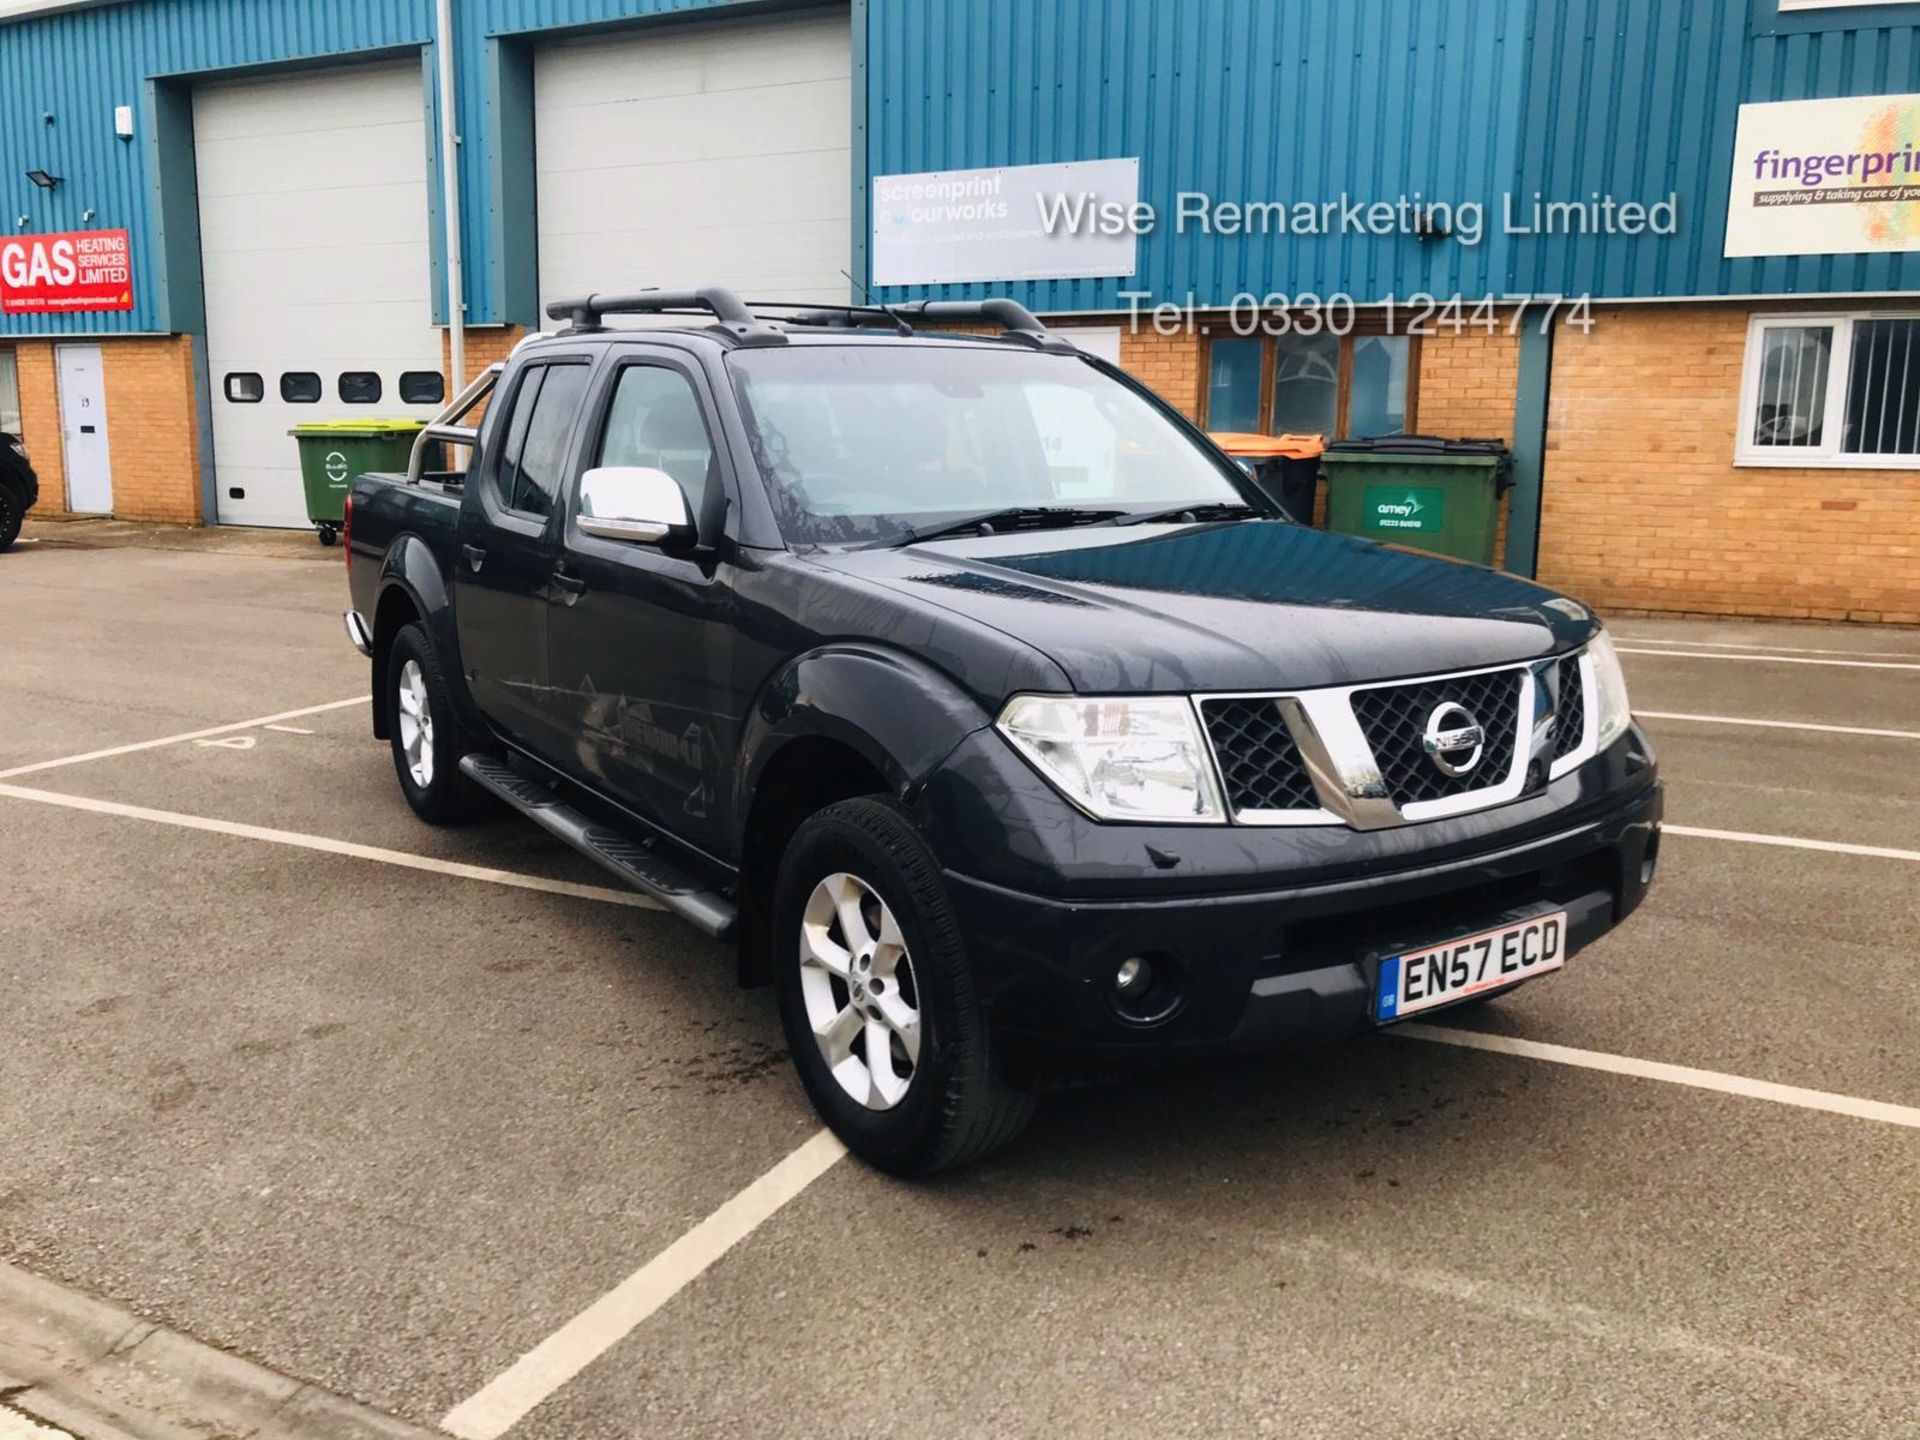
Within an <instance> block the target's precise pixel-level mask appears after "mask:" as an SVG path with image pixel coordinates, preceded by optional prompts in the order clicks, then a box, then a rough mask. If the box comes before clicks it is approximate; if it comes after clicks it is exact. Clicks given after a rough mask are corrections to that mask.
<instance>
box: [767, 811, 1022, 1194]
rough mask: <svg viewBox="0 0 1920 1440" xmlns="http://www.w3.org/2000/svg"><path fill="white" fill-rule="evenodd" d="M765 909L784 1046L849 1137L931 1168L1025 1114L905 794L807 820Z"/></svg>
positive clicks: (972, 1149)
mask: <svg viewBox="0 0 1920 1440" xmlns="http://www.w3.org/2000/svg"><path fill="white" fill-rule="evenodd" d="M773 915H774V923H773V937H774V938H773V945H774V954H773V974H774V988H775V991H776V993H777V994H778V997H779V1002H780V1019H781V1023H782V1025H783V1026H784V1027H785V1030H786V1035H787V1047H788V1049H789V1050H790V1051H791V1052H792V1054H793V1060H794V1065H795V1067H796V1068H797V1069H798V1070H799V1072H800V1079H801V1081H802V1083H803V1084H805V1086H806V1089H807V1094H808V1096H809V1097H810V1098H811V1099H812V1101H813V1104H814V1108H815V1109H816V1110H818V1111H819V1112H820V1115H821V1117H822V1118H823V1119H825V1120H826V1122H827V1124H828V1125H830V1126H831V1127H832V1128H833V1130H834V1133H835V1134H837V1135H838V1136H839V1137H840V1138H841V1139H842V1140H843V1141H845V1142H846V1145H847V1148H848V1149H849V1150H851V1151H852V1152H853V1153H854V1154H856V1155H858V1156H859V1157H860V1158H861V1159H863V1160H865V1161H867V1162H868V1163H869V1164H871V1165H874V1166H877V1167H878V1168H880V1169H882V1170H887V1171H891V1172H893V1173H895V1174H900V1175H928V1174H931V1173H933V1172H934V1171H936V1170H943V1169H946V1168H947V1167H949V1166H953V1165H960V1164H965V1163H966V1162H968V1161H971V1160H976V1159H979V1158H980V1157H981V1156H983V1155H986V1154H988V1153H989V1152H991V1151H993V1150H997V1149H999V1148H1000V1147H1001V1146H1002V1145H1005V1144H1006V1143H1007V1142H1008V1141H1010V1140H1012V1139H1013V1138H1014V1137H1015V1136H1016V1135H1018V1134H1019V1133H1020V1132H1021V1130H1023V1129H1024V1128H1025V1127H1026V1123H1027V1121H1028V1119H1029V1118H1031V1116H1032V1114H1033V1109H1034V1097H1033V1096H1032V1095H1031V1094H1029V1093H1026V1092H1023V1091H1020V1090H1017V1089H1015V1088H1013V1087H1012V1086H1010V1085H1009V1084H1008V1083H1007V1081H1006V1079H1005V1077H1004V1076H1003V1074H1002V1073H1001V1071H1000V1068H999V1066H998V1064H997V1063H996V1057H995V1054H994V1051H993V1045H992V1037H991V1034H990V1032H989V1030H988V1027H987V1025H986V1022H985V1020H984V1018H983V1017H982V1015H981V1013H980V1007H979V1003H978V1001H977V999H976V997H975V995H974V989H973V977H972V972H971V971H970V969H969V967H968V963H967V956H966V952H965V950H964V949H963V948H962V946H961V943H960V931H959V927H958V926H957V925H956V924H955V922H954V915H953V907H952V902H951V901H950V900H949V899H948V897H947V890H946V885H945V884H944V882H942V880H941V878H940V869H939V866H938V865H937V864H936V863H935V861H934V858H933V855H932V852H931V851H929V850H928V849H927V846H926V842H925V841H923V840H922V839H921V838H920V833H919V831H918V830H917V829H916V828H915V826H914V824H913V822H912V821H911V820H910V819H909V818H908V817H907V815H906V813H905V812H904V811H902V810H901V808H900V807H899V806H898V805H896V804H894V803H893V802H892V801H891V800H886V799H879V798H875V799H861V800H846V801H842V802H840V803H839V804H836V805H830V806H828V807H827V808H826V809H824V810H822V811H820V812H819V813H818V814H816V815H814V816H812V817H811V818H809V819H808V820H807V821H805V822H804V823H803V824H802V825H801V826H800V829H799V830H798V831H797V832H796V833H795V835H794V837H793V841H792V843H791V844H790V845H789V846H788V847H787V853H786V855H785V857H784V858H783V859H782V861H781V865H780V876H779V880H778V882H777V883H776V885H775V887H774V909H773Z"/></svg>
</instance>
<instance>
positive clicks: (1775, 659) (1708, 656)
mask: <svg viewBox="0 0 1920 1440" xmlns="http://www.w3.org/2000/svg"><path fill="white" fill-rule="evenodd" d="M1613 648H1614V649H1615V650H1617V651H1618V652H1619V653H1620V654H1622V655H1660V656H1664V657H1665V658H1666V659H1668V660H1737V661H1741V662H1743V663H1745V664H1748V665H1838V666H1840V667H1842V668H1843V669H1849V670H1920V664H1910V663H1906V662H1895V661H1890V660H1816V659H1814V658H1813V657H1812V656H1810V655H1716V654H1714V653H1712V652H1711V651H1707V650H1646V649H1642V648H1640V647H1638V646H1633V645H1616V646H1614V647H1613Z"/></svg>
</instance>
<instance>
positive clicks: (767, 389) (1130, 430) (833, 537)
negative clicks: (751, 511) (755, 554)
mask: <svg viewBox="0 0 1920 1440" xmlns="http://www.w3.org/2000/svg"><path fill="white" fill-rule="evenodd" d="M727 363H728V365H729V366H730V367H731V369H732V372H733V375H734V383H735V385H736V387H737V389H738V391H739V395H740V401H741V409H742V411H743V412H744V414H745V417H746V422H747V427H748V432H749V438H750V440H751V441H752V444H753V450H754V458H755V460H756V462H757V463H758V464H759V467H760V472H761V474H762V475H764V476H765V477H766V481H767V488H768V492H769V494H770V495H771V497H772V499H773V504H774V510H775V513H776V515H777V516H778V517H779V521H780V526H781V530H782V532H783V533H784V534H785V535H786V537H787V538H788V539H789V540H792V541H800V542H808V541H811V542H817V543H834V542H846V541H885V540H889V539H895V538H899V537H902V536H904V535H906V534H908V533H909V532H911V531H921V530H926V529H928V528H931V527H933V526H937V525H940V524H944V523H947V522H950V521H953V520H956V519H960V518H963V517H965V516H968V515H973V514H979V513H983V512H986V511H990V510H998V509H1002V508H1007V507H1012V506H1067V507H1074V508H1080V509H1091V510H1106V509H1114V510H1124V511H1128V512H1139V513H1143V514H1144V513H1148V512H1151V511H1155V510H1162V509H1166V508H1167V507H1169V506H1177V505H1185V504H1193V505H1205V504H1216V503H1222V502H1225V503H1234V502H1238V501H1241V500H1243V499H1244V498H1245V496H1243V494H1242V492H1241V491H1240V489H1239V488H1238V487H1237V486H1236V485H1235V483H1234V481H1233V479H1232V478H1230V472H1229V469H1228V468H1227V467H1225V466H1223V465H1222V464H1220V463H1219V462H1217V461H1216V460H1215V458H1214V457H1213V456H1212V455H1210V454H1209V453H1208V452H1207V451H1205V450H1203V449H1201V448H1200V447H1199V446H1197V445H1195V444H1194V442H1193V441H1192V440H1191V439H1189V438H1188V437H1187V436H1186V435H1185V434H1184V433H1183V432H1182V431H1181V430H1180V429H1179V428H1178V427H1177V426H1176V425H1174V424H1173V422H1172V421H1170V420H1169V419H1168V418H1167V417H1166V416H1165V415H1163V414H1162V413H1160V411H1159V410H1157V409H1156V408H1155V407H1154V406H1153V405H1152V404H1150V403H1149V402H1148V401H1147V400H1145V399H1143V398H1142V397H1141V396H1139V395H1137V394H1135V393H1134V392H1133V391H1132V390H1130V389H1128V388H1127V387H1126V386H1125V385H1122V384H1120V383H1119V382H1118V381H1116V380H1114V379H1112V378H1111V377H1109V376H1107V375H1105V374H1102V373H1101V372H1100V371H1099V370H1096V369H1095V368H1094V367H1093V366H1092V365H1090V364H1088V363H1087V362H1086V361H1084V360H1082V359H1080V358H1079V357H1078V356H1073V355H1051V354H1044V353H1034V352H1028V351H1015V350H1010V349H1008V350H1002V349H992V350H988V349H981V348H974V347H960V346H937V345H899V344H893V345H832V346H826V345H822V346H793V347H792V348H789V349H779V350H775V349H765V350H739V351H735V352H734V353H733V354H731V355H730V356H728V358H727Z"/></svg>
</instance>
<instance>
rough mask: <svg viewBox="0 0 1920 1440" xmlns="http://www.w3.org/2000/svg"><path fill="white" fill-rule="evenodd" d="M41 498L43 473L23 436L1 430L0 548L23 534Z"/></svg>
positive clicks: (8, 545)
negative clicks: (38, 470)
mask: <svg viewBox="0 0 1920 1440" xmlns="http://www.w3.org/2000/svg"><path fill="white" fill-rule="evenodd" d="M39 501H40V477H39V476H37V475H35V474H34V473H33V466H32V465H30V464H28V463H27V447H26V446H25V445H24V444H23V443H22V442H21V440H20V438H19V436H17V435H9V434H7V433H6V432H5V431H4V430H0V550H5V549H7V548H9V547H10V546H11V545H12V544H13V542H14V541H15V540H18V539H19V538H20V524H21V522H22V521H23V520H25V519H26V518H27V512H28V511H29V510H31V509H32V508H33V507H34V506H35V505H36V504H38V503H39Z"/></svg>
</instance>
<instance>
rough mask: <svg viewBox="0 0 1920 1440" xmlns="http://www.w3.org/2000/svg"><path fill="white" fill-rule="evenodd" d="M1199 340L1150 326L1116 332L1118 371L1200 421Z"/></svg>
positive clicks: (1191, 418)
mask: <svg viewBox="0 0 1920 1440" xmlns="http://www.w3.org/2000/svg"><path fill="white" fill-rule="evenodd" d="M1200 350H1201V346H1200V341H1199V340H1198V339H1197V338H1195V337H1194V336H1192V335H1160V334H1156V333H1155V332H1154V330H1153V329H1152V327H1150V326H1146V327H1142V328H1141V329H1138V330H1122V331H1121V332H1120V368H1121V369H1122V370H1125V371H1126V372H1127V373H1128V374H1129V375H1131V376H1133V377H1134V378H1135V379H1136V380H1139V381H1142V382H1143V383H1144V384H1146V385H1147V386H1149V387H1150V388H1151V389H1152V390H1153V391H1154V393H1155V394H1157V395H1159V396H1160V398H1161V399H1163V400H1165V401H1166V402H1167V403H1168V404H1169V405H1171V406H1173V408H1174V409H1176V410H1178V411H1180V412H1181V413H1182V414H1184V415H1185V416H1186V417H1187V418H1188V419H1190V420H1198V419H1199V418H1200V395H1201V385H1202V380H1201V376H1200Z"/></svg>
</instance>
